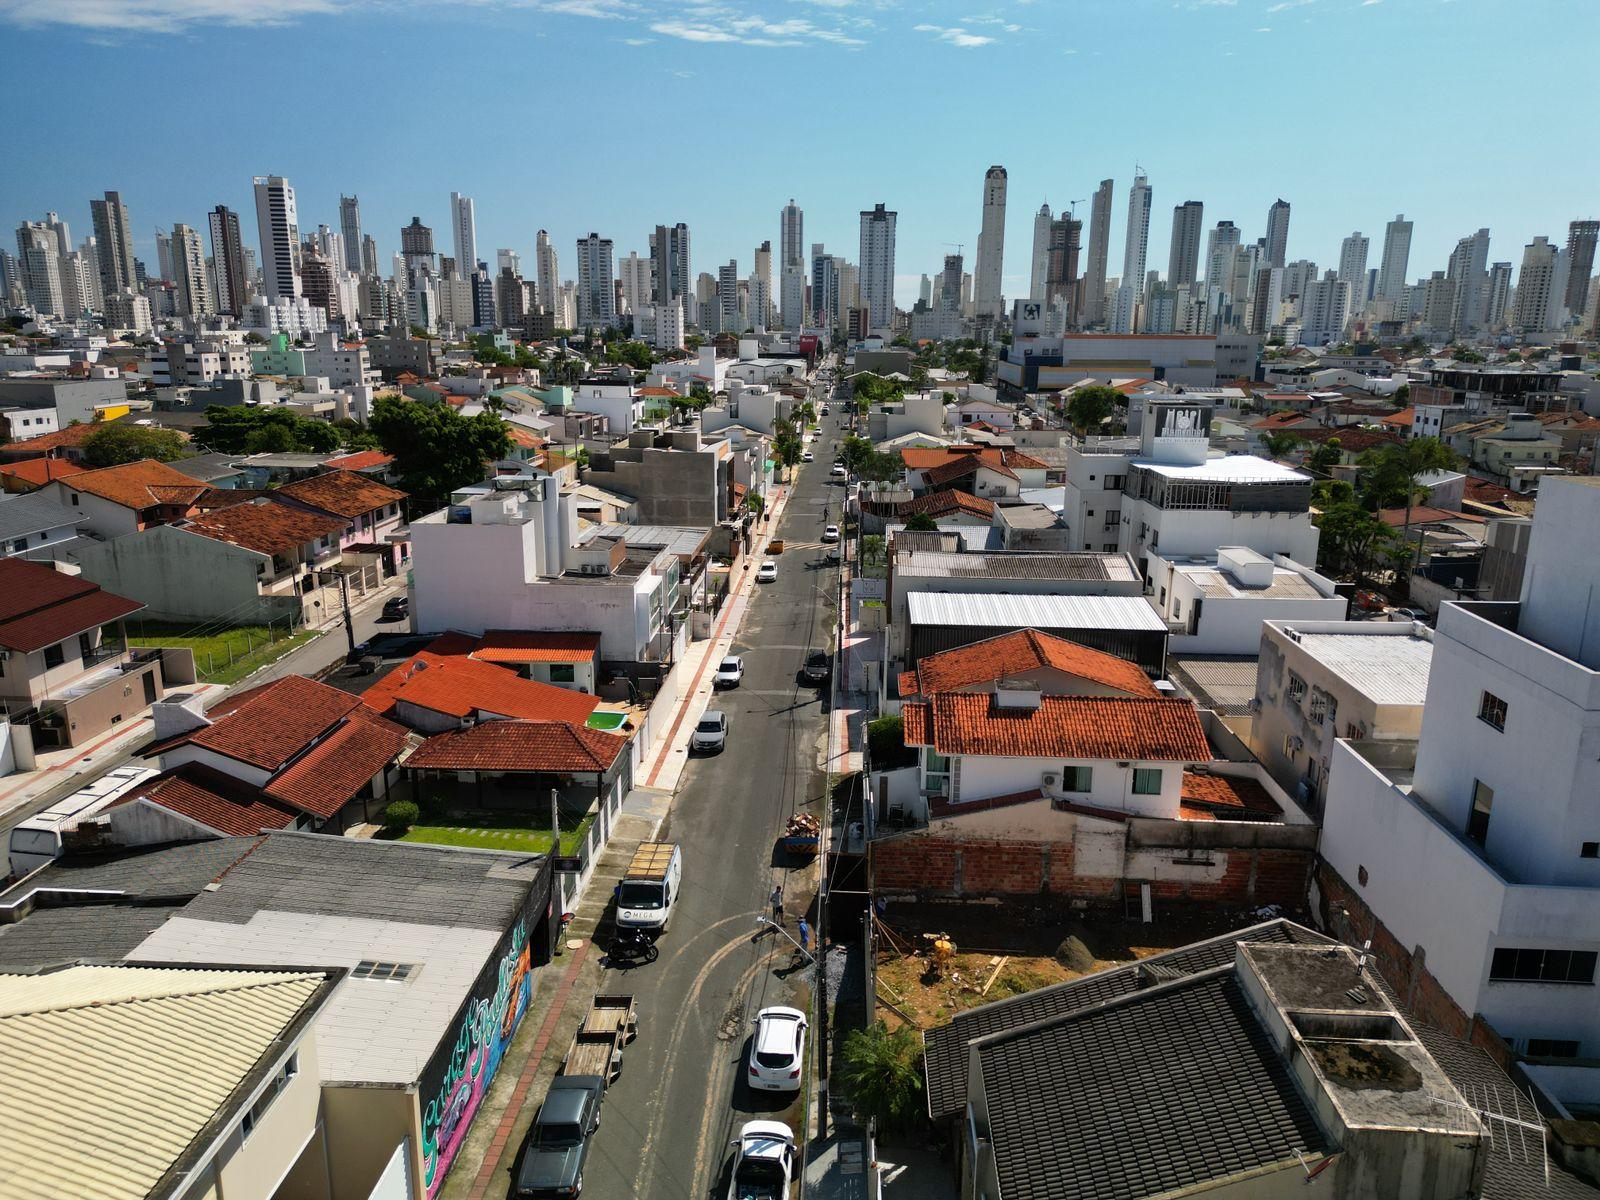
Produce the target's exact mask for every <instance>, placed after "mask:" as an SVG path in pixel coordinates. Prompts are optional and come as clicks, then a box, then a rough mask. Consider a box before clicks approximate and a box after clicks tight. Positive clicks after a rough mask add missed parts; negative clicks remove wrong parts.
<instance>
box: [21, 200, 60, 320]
mask: <svg viewBox="0 0 1600 1200" xmlns="http://www.w3.org/2000/svg"><path fill="white" fill-rule="evenodd" d="M17 263H18V266H19V267H20V268H21V274H22V291H23V295H24V297H25V298H26V299H27V302H28V303H29V304H31V305H33V307H34V308H35V309H37V310H38V311H39V312H41V313H48V314H49V315H50V316H52V317H64V316H66V315H67V312H66V306H65V296H64V295H63V293H62V290H61V255H60V252H59V242H58V241H57V240H56V235H55V231H54V230H52V229H50V228H49V227H48V226H46V225H45V224H44V222H42V221H24V222H23V223H22V224H21V225H19V226H18V227H17Z"/></svg>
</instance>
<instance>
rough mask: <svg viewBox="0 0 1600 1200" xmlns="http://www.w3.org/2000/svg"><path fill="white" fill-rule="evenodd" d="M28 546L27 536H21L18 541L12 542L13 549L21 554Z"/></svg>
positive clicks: (13, 551) (15, 552)
mask: <svg viewBox="0 0 1600 1200" xmlns="http://www.w3.org/2000/svg"><path fill="white" fill-rule="evenodd" d="M27 548H28V539H27V538H25V537H20V538H18V539H17V540H16V541H14V542H12V543H11V551H12V553H14V554H21V553H22V552H23V551H24V550H26V549H27Z"/></svg>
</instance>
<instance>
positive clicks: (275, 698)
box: [145, 675, 361, 771]
mask: <svg viewBox="0 0 1600 1200" xmlns="http://www.w3.org/2000/svg"><path fill="white" fill-rule="evenodd" d="M359 707H361V700H360V699H359V698H358V697H356V696H352V695H350V694H349V693H348V692H341V691H340V690H339V689H338V688H335V687H329V686H328V685H327V684H325V683H318V682H316V681H315V680H313V679H306V678H304V677H303V676H300V675H286V676H284V677H283V678H282V679H275V680H273V681H272V682H270V683H264V684H262V685H261V686H259V687H254V688H250V689H248V690H246V691H243V692H238V693H236V694H234V695H232V696H230V697H228V699H227V700H225V701H223V702H222V703H221V704H218V705H216V706H215V707H214V708H212V709H211V711H210V712H209V713H207V716H209V717H210V718H211V721H212V723H211V724H210V725H204V726H201V727H200V728H199V729H192V730H190V731H189V732H188V733H183V734H179V735H178V736H177V737H174V738H169V739H167V740H166V741H164V742H160V743H157V744H156V745H154V746H152V747H150V748H149V749H148V750H146V751H145V755H146V756H147V757H148V756H149V755H152V754H162V753H165V752H166V751H168V750H172V749H175V748H176V747H178V746H185V745H190V746H200V747H202V748H203V749H206V750H210V751H212V752H214V753H216V754H220V755H222V756H223V757H225V758H231V759H235V760H236V761H238V762H242V763H245V764H247V765H249V766H252V767H259V768H261V769H262V770H264V771H278V770H281V769H282V768H283V767H285V766H287V765H288V764H289V762H291V761H292V760H293V759H294V758H296V757H297V756H299V755H300V754H302V753H304V751H305V749H306V747H307V746H309V745H311V743H313V742H315V741H316V740H317V739H318V738H320V737H323V736H325V735H326V734H327V733H328V732H329V731H330V730H331V729H332V728H333V727H334V726H335V725H337V724H338V723H339V722H341V721H342V720H343V719H344V718H345V717H347V716H349V715H350V713H351V712H353V711H354V710H355V709H357V708H359Z"/></svg>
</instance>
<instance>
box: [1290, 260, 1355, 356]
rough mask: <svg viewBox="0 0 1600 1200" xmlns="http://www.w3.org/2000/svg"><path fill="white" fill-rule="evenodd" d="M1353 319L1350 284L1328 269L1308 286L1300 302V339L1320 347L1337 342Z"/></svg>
mask: <svg viewBox="0 0 1600 1200" xmlns="http://www.w3.org/2000/svg"><path fill="white" fill-rule="evenodd" d="M1349 320H1350V284H1349V283H1348V282H1347V281H1346V280H1343V279H1340V278H1339V277H1338V275H1337V274H1336V273H1335V272H1333V271H1329V272H1328V273H1327V274H1326V275H1324V276H1323V277H1322V278H1321V279H1316V280H1313V281H1312V282H1311V283H1310V284H1309V285H1308V286H1307V288H1306V293H1305V297H1304V302H1303V303H1302V305H1301V311H1300V325H1301V328H1302V333H1301V335H1300V336H1301V340H1302V341H1303V342H1304V343H1305V344H1306V345H1311V346H1320V345H1323V344H1324V343H1327V342H1334V341H1338V340H1339V338H1340V337H1341V336H1342V335H1343V333H1344V327H1345V325H1346V324H1347V323H1348V322H1349Z"/></svg>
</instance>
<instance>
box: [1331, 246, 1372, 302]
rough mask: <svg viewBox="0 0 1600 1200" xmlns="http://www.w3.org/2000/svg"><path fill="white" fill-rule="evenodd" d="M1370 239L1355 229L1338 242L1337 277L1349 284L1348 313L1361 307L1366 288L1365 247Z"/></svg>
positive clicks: (1366, 247)
mask: <svg viewBox="0 0 1600 1200" xmlns="http://www.w3.org/2000/svg"><path fill="white" fill-rule="evenodd" d="M1370 241H1371V239H1369V238H1368V237H1367V235H1366V234H1364V233H1362V232H1360V231H1359V230H1357V231H1356V232H1355V233H1352V234H1351V235H1350V236H1349V237H1347V238H1345V239H1344V241H1342V242H1340V243H1339V276H1338V277H1339V278H1340V279H1341V280H1343V281H1344V282H1345V283H1348V284H1349V285H1350V315H1351V316H1352V317H1354V316H1356V315H1357V314H1358V313H1359V312H1360V311H1361V309H1362V302H1363V301H1364V300H1365V299H1366V290H1367V249H1368V246H1369V244H1370Z"/></svg>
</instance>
